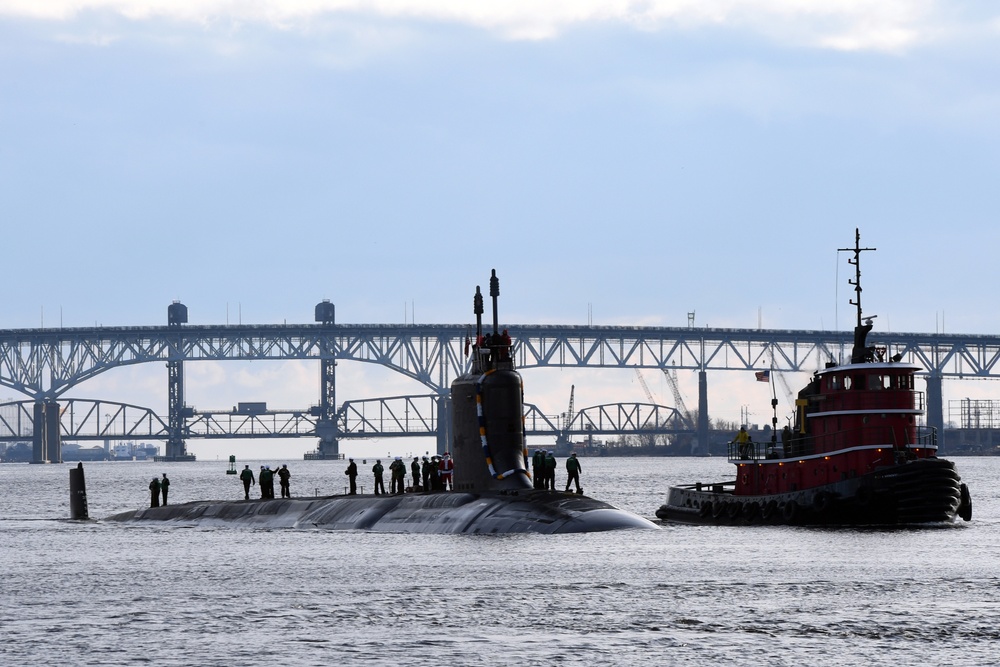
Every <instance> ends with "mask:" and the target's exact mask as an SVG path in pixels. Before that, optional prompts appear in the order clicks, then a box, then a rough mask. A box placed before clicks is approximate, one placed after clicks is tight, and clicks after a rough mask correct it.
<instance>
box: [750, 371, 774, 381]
mask: <svg viewBox="0 0 1000 667" xmlns="http://www.w3.org/2000/svg"><path fill="white" fill-rule="evenodd" d="M754 376H755V377H756V378H757V382H770V381H771V371H757V372H756V373H754Z"/></svg>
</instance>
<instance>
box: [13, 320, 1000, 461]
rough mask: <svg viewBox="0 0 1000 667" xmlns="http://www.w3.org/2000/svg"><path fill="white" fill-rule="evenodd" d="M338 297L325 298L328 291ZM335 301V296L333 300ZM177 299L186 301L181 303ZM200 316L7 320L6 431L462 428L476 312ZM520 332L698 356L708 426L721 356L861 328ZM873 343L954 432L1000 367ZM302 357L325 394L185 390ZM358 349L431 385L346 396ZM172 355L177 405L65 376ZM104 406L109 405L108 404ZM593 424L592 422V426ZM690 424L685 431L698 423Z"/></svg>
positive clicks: (594, 353)
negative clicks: (200, 365)
mask: <svg viewBox="0 0 1000 667" xmlns="http://www.w3.org/2000/svg"><path fill="white" fill-rule="evenodd" d="M324 303H325V302H324ZM325 305H329V304H325ZM176 306H180V307H181V308H183V306H181V305H180V304H178V303H175V304H174V305H172V306H171V309H173V308H175V307H176ZM321 306H324V304H320V305H319V306H317V322H318V323H317V324H297V325H296V324H290V325H244V324H239V325H207V326H206V325H187V324H186V319H187V318H186V308H185V309H184V312H183V315H181V316H177V317H175V316H174V313H173V311H171V313H170V318H169V319H170V324H168V325H167V326H150V327H93V328H91V327H84V328H49V329H14V330H2V331H0V386H4V387H8V388H10V389H12V390H15V391H17V392H20V393H22V394H24V395H26V396H27V397H28V400H26V401H22V402H19V403H17V404H14V405H10V406H8V409H7V410H6V411H5V412H4V416H3V418H2V419H0V440H6V441H16V440H25V439H31V440H32V441H33V443H34V448H35V451H34V455H35V459H36V460H39V461H42V460H48V461H58V460H60V453H59V447H60V444H59V443H60V440H61V438H62V437H66V438H74V439H81V440H85V439H104V438H112V439H113V438H137V437H144V438H160V439H164V440H166V443H167V449H166V453H167V456H166V458H167V459H176V460H184V459H185V458H190V457H189V456H188V454H187V450H186V445H185V440H186V439H190V438H220V437H239V438H246V437H315V438H318V439H319V449H318V451H319V455H320V456H336V455H339V452H338V443H339V440H341V439H344V438H351V437H393V436H400V435H408V436H417V435H434V436H435V437H436V438H437V439H438V447H439V449H444V448H446V447H447V442H449V441H450V433H449V432H448V431H449V428H450V416H449V414H448V409H449V401H448V393H449V388H450V385H451V382H452V380H454V379H455V378H456V377H458V376H459V375H460V374H461V373H462V372H464V370H465V369H466V367H467V366H466V358H465V354H464V350H465V345H466V341H467V337H468V336H469V331H470V328H469V327H467V326H465V325H421V324H411V325H383V324H335V323H334V322H333V318H332V311H331V313H330V315H329V316H328V315H326V314H323V315H322V316H321V312H320V311H321ZM504 328H508V329H509V330H510V331H511V333H512V335H513V337H514V342H515V345H514V353H515V361H516V364H517V367H518V368H519V369H522V370H525V369H531V368H544V367H564V368H635V369H656V370H660V371H664V370H674V369H688V370H694V371H697V372H698V378H699V386H698V410H697V418H698V421H697V424H696V425H695V428H694V432H695V434H696V435H697V437H698V440H699V441H700V442H707V436H708V430H709V429H708V427H709V424H708V414H709V410H708V407H709V386H708V376H709V373H714V372H720V371H737V372H740V371H742V372H747V371H759V370H764V369H771V370H772V372H774V373H777V374H780V373H783V372H802V371H805V372H812V371H815V370H818V369H820V368H822V367H823V366H824V365H825V364H826V363H827V362H829V361H839V360H841V359H844V358H849V356H850V349H851V346H852V345H853V335H852V333H845V332H831V331H797V330H766V329H718V328H716V329H709V328H694V327H620V326H561V325H530V324H529V325H517V324H510V325H504ZM868 341H869V344H871V345H875V346H878V347H880V348H885V349H886V350H887V351H888V353H887V356H892V355H895V354H899V355H900V356H901V358H902V359H903V360H904V361H908V362H912V363H916V364H919V365H920V366H922V367H923V368H925V369H926V371H925V373H924V377H925V379H926V382H927V386H926V393H927V396H926V398H927V400H926V405H927V423H928V425H929V426H934V427H936V428H937V429H938V432H939V433H943V426H944V406H943V401H942V396H941V387H942V381H943V379H944V378H994V377H996V376H997V374H998V371H997V368H998V362H1000V337H998V336H983V335H962V334H906V333H892V334H879V333H877V332H872V333H871V334H870V335H869V337H868ZM268 359H273V360H287V359H305V360H316V361H318V362H319V366H320V373H319V378H318V379H319V383H318V384H319V388H320V392H319V394H320V401H319V404H318V405H313V406H303V407H301V408H299V409H291V410H263V411H257V410H252V409H250V410H247V411H242V410H234V411H233V412H231V413H230V412H221V411H214V412H204V413H202V412H198V411H197V410H195V409H194V408H193V407H191V406H188V405H186V403H185V402H184V381H183V371H184V364H185V363H188V362H196V361H201V360H216V361H236V360H242V361H248V360H268ZM345 361H357V362H362V363H371V364H379V365H381V366H385V367H387V368H390V369H392V370H394V371H396V372H398V373H402V374H403V375H405V376H407V377H410V378H412V379H414V380H416V381H418V382H420V383H421V384H423V385H424V386H426V387H427V388H428V389H429V390H430V391H429V394H428V395H426V396H411V397H388V398H375V399H370V400H366V401H348V402H345V403H343V404H342V405H341V406H339V407H338V406H337V403H336V366H337V364H338V363H342V362H345ZM150 362H158V363H166V365H167V382H166V389H167V395H168V414H167V415H166V417H165V418H164V417H161V416H157V415H155V414H153V413H152V411H150V410H148V409H146V408H142V407H140V406H133V405H127V404H122V403H112V402H106V401H100V400H89V401H88V400H85V399H79V398H72V399H71V398H70V397H69V396H68V392H69V391H70V390H71V389H73V388H74V387H77V386H78V385H81V384H82V383H84V382H85V381H86V380H88V379H90V378H93V377H95V376H97V375H99V374H100V373H103V372H105V371H108V370H110V369H113V368H117V367H121V366H127V365H132V364H143V363H150ZM102 417H103V419H102ZM559 421H560V420H559V418H551V417H545V416H544V415H541V413H540V412H539V411H538V410H537V409H536V408H534V407H533V406H528V410H527V425H528V431H529V433H535V434H559V433H617V432H621V431H640V432H651V431H656V432H680V431H683V430H684V428H683V426H682V425H681V424H680V421H679V419H678V413H677V411H676V410H674V409H673V408H668V407H665V406H655V405H652V404H638V403H636V404H617V405H612V406H595V407H593V408H587V409H585V410H582V411H580V412H579V413H577V414H574V415H570V416H569V419H567V420H566V423H557V422H559ZM588 426H589V428H588ZM690 430H691V429H690V427H688V431H689V432H690Z"/></svg>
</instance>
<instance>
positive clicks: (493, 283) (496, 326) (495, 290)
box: [490, 269, 500, 335]
mask: <svg viewBox="0 0 1000 667" xmlns="http://www.w3.org/2000/svg"><path fill="white" fill-rule="evenodd" d="M490 296H491V297H493V334H494V335H496V334H498V333H500V322H499V320H498V319H497V297H498V296H500V279H499V278H497V270H496V269H493V275H491V276H490Z"/></svg>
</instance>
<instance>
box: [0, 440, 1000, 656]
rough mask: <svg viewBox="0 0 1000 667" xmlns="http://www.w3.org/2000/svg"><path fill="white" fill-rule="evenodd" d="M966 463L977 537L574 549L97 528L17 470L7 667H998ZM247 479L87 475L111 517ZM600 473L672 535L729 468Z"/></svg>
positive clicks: (965, 463) (993, 549)
mask: <svg viewBox="0 0 1000 667" xmlns="http://www.w3.org/2000/svg"><path fill="white" fill-rule="evenodd" d="M268 463H271V464H272V467H273V464H275V463H277V464H281V463H282V461H269V462H268ZM285 463H288V465H289V468H290V469H291V470H292V475H293V477H292V493H293V495H305V494H306V493H307V492H308V493H309V494H311V493H313V492H314V490H315V489H316V488H319V489H320V491H321V492H322V493H331V492H335V491H336V492H340V491H341V490H342V489H343V486H344V480H345V479H346V477H345V476H344V474H343V470H344V467H345V465H344V463H342V462H325V461H315V462H303V461H285ZM368 463H369V465H368V468H369V469H370V465H371V463H372V461H371V460H369V462H368ZM957 463H958V466H959V470H960V472H961V474H962V475H963V479H964V480H965V481H966V482H967V483H968V484H969V486H970V488H971V489H972V494H973V501H974V517H973V521H972V522H971V523H968V524H965V523H959V524H956V525H953V526H947V527H943V528H924V529H894V530H871V529H868V530H831V529H807V528H783V527H750V528H747V527H689V526H676V527H665V528H664V529H663V530H660V531H629V532H614V533H597V534H591V535H564V536H560V535H555V536H543V535H514V536H449V535H383V534H370V533H363V532H341V533H337V532H323V531H296V530H247V529H231V528H171V527H165V526H162V525H156V526H138V525H119V524H111V523H107V524H105V523H101V522H90V523H78V522H72V521H66V520H64V518H65V517H67V516H68V514H69V501H68V497H69V493H68V478H69V474H68V469H69V468H70V467H72V466H71V465H70V464H65V465H57V466H29V465H18V464H4V465H0V483H2V486H0V488H2V489H3V490H4V493H3V494H2V495H0V531H2V535H3V545H4V546H3V558H2V563H0V565H2V567H3V571H4V575H5V576H4V584H5V585H4V586H3V596H2V598H0V628H2V630H3V632H2V637H3V640H4V641H2V642H0V664H2V665H15V664H25V665H36V664H37V665H41V664H69V665H90V664H93V665H98V664H99V665H136V664H156V665H226V666H229V665H240V664H258V663H263V664H267V663H271V662H274V663H277V664H288V665H324V666H326V665H331V664H362V663H364V664H366V665H399V664H406V665H442V664H449V665H450V664H455V665H498V666H499V665H504V666H507V665H513V664H523V665H541V664H560V665H635V664H643V663H648V664H655V665H673V664H702V665H704V664H727V665H728V664H737V665H741V664H746V665H769V666H770V665H795V666H799V665H803V664H813V665H855V664H858V663H864V664H869V665H894V666H895V665H900V664H934V665H994V664H996V656H997V655H998V654H1000V562H998V559H997V554H998V552H1000V522H998V520H997V519H996V517H997V510H998V508H1000V498H998V495H1000V492H998V490H997V488H998V487H997V485H996V484H995V483H994V480H996V479H997V478H998V474H1000V458H960V459H957ZM226 465H227V464H226V463H219V462H198V463H185V464H169V465H164V464H156V463H91V464H85V468H86V474H87V485H88V499H89V501H90V511H91V516H93V517H102V516H108V515H110V514H113V513H115V512H119V511H123V510H126V509H133V508H136V507H140V506H143V505H145V504H146V503H147V502H148V499H147V495H148V491H147V490H146V486H147V484H148V483H149V480H150V479H151V478H152V477H153V476H154V475H159V474H160V473H161V472H164V471H166V472H167V473H168V475H169V477H170V478H171V481H172V485H171V497H170V500H171V502H178V503H179V502H184V501H187V500H194V499H204V498H221V497H230V498H234V499H238V498H242V495H243V492H242V487H241V486H240V484H239V482H238V480H236V479H235V478H234V477H233V476H227V475H225V474H223V473H224V470H225V468H226ZM258 465H259V464H255V465H253V466H252V467H254V468H256V467H257V466H258ZM583 467H584V469H583V474H582V481H583V484H584V488H585V490H586V491H587V493H588V494H589V495H593V496H594V497H596V498H600V499H602V500H607V501H609V502H612V503H613V504H615V505H617V506H618V507H621V508H622V509H627V510H630V511H633V512H635V513H637V514H640V515H642V516H646V517H649V518H652V517H653V513H654V512H655V510H656V508H657V507H658V506H659V505H660V504H661V503H662V502H663V500H664V496H665V493H666V487H667V486H668V485H669V484H672V483H683V482H690V481H695V480H712V479H718V478H721V477H724V476H725V475H724V474H723V473H727V472H728V468H729V466H728V464H726V463H725V462H724V461H722V460H720V459H693V458H692V459H676V458H662V459H661V458H650V459H584V460H583ZM363 468H364V467H363ZM362 479H364V481H365V482H366V486H368V479H367V478H362Z"/></svg>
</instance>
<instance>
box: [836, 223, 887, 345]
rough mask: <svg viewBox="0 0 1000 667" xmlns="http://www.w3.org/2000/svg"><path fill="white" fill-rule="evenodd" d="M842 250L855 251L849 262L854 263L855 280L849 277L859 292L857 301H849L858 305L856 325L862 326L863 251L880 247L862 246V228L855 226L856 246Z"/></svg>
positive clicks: (841, 250) (855, 289)
mask: <svg viewBox="0 0 1000 667" xmlns="http://www.w3.org/2000/svg"><path fill="white" fill-rule="evenodd" d="M839 250H840V252H853V253H854V257H853V258H852V259H848V260H847V263H848V264H853V265H854V280H851V279H850V278H848V279H847V283H848V284H849V285H854V291H855V293H856V294H857V297H856V298H857V300H856V301H849V303H850V304H851V305H852V306H857V307H858V321H857V323H856V324H855V326H857V327H860V326H861V253H862V252H866V251H869V250H878V248H862V247H861V230H860V229H858V228H857V227H855V228H854V247H853V248H839Z"/></svg>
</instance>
